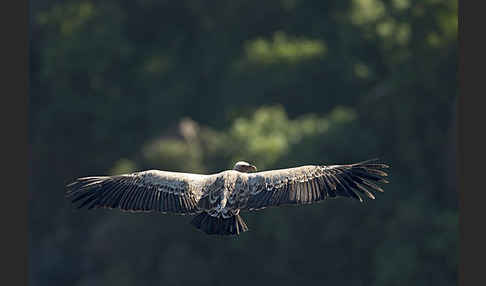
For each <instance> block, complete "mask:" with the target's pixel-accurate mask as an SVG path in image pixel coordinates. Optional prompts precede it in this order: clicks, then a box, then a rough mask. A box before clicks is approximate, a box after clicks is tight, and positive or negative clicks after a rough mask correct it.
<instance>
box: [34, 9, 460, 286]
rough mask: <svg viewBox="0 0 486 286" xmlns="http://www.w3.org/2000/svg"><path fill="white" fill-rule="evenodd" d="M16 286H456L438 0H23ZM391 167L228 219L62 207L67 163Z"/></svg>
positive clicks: (446, 81) (206, 169)
mask: <svg viewBox="0 0 486 286" xmlns="http://www.w3.org/2000/svg"><path fill="white" fill-rule="evenodd" d="M31 16H32V26H31V39H32V41H31V57H30V60H31V65H30V73H31V75H30V79H31V84H30V86H31V96H30V102H29V107H30V146H31V158H32V177H31V197H30V201H29V205H30V219H29V223H30V231H31V237H30V238H31V239H30V267H29V271H30V275H29V277H30V285H79V286H81V285H90V286H91V285H159V284H165V285H187V284H190V283H198V284H200V285H223V284H224V285H225V284H231V285H248V284H249V283H250V285H260V284H278V285H295V284H297V283H299V284H305V285H314V284H316V285H317V284H318V285H322V284H325V283H329V284H332V285H334V284H336V285H456V284H457V264H458V207H457V188H456V181H455V130H454V128H453V126H454V124H455V123H454V122H455V114H454V110H455V101H456V98H457V96H458V86H457V79H456V73H457V64H456V62H457V1H451V0H427V1H424V0H421V1H418V0H346V1H342V0H333V1H299V0H281V1H254V0H251V1H241V0H235V1H219V0H218V1H210V2H207V1H206V2H203V1H190V0H182V1H153V0H140V1H124V0H123V1H112V0H106V1H103V2H99V1H89V0H84V1H79V0H67V1H55V0H47V1H41V2H35V3H32V13H31ZM373 157H379V158H380V159H381V160H382V161H384V162H386V163H388V164H389V165H391V168H390V169H389V171H390V181H391V183H390V184H388V185H386V187H385V193H384V194H379V195H378V196H377V199H376V200H374V201H368V202H365V203H364V204H359V203H357V202H354V201H350V200H332V201H328V202H324V203H322V204H316V205H310V206H305V207H299V208H292V207H283V208H275V209H266V210H264V211H261V212H258V213H245V214H243V216H244V218H245V220H246V222H247V224H248V225H249V227H250V231H249V232H247V233H244V234H243V235H242V236H240V237H239V238H238V239H227V238H215V237H208V236H206V235H204V234H202V233H200V232H197V231H196V230H195V229H194V228H192V226H190V225H189V224H188V222H189V220H190V218H189V217H178V216H170V215H160V214H156V213H152V214H130V213H122V212H119V211H114V210H96V211H74V210H73V208H72V206H71V205H70V204H69V202H68V201H66V200H65V199H64V191H65V189H64V185H65V184H66V183H68V182H69V181H71V180H73V179H74V178H76V177H81V176H90V175H103V174H120V173H126V172H131V171H138V170H145V169H162V170H171V171H184V172H200V173H212V172H219V171H221V170H223V169H227V168H231V167H232V166H233V164H234V162H235V161H238V160H245V161H249V162H251V163H254V164H256V166H257V167H258V168H259V169H260V170H266V169H272V168H285V167H292V166H298V165H304V164H339V163H352V162H356V161H361V160H366V159H370V158H373Z"/></svg>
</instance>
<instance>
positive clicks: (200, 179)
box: [66, 159, 388, 235]
mask: <svg viewBox="0 0 486 286" xmlns="http://www.w3.org/2000/svg"><path fill="white" fill-rule="evenodd" d="M376 160H377V159H373V160H367V161H364V162H360V163H355V164H347V165H328V166H326V165H307V166H300V167H295V168H288V169H279V170H270V171H263V172H257V168H256V167H255V166H253V165H251V164H249V163H247V162H242V161H240V162H237V163H236V164H235V165H234V168H233V169H232V170H226V171H222V172H220V173H216V174H210V175H202V174H192V173H181V172H168V171H160V170H147V171H141V172H134V173H130V174H122V175H114V176H95V177H83V178H78V179H76V180H74V182H72V183H70V184H68V185H67V186H66V187H67V192H66V196H67V198H69V199H70V200H71V201H72V203H73V204H74V205H75V206H77V208H84V207H85V208H87V209H92V208H108V209H120V210H122V211H131V212H160V213H172V214H180V215H194V218H193V219H192V221H191V224H192V225H194V226H195V227H196V228H198V229H199V230H201V231H203V232H205V233H206V234H216V235H239V234H240V233H242V232H245V231H247V230H248V227H247V225H246V223H245V222H244V221H243V219H242V217H241V216H240V211H254V210H261V209H264V208H267V207H275V206H282V205H305V204H311V203H315V202H321V201H323V200H326V199H331V198H339V197H347V198H352V199H356V200H358V201H360V202H363V199H362V197H367V198H369V199H375V194H376V192H383V189H382V188H381V187H380V186H378V185H377V182H380V183H388V181H387V180H386V179H384V177H386V176H387V173H385V172H384V171H383V170H382V169H384V168H388V166H387V165H385V164H381V163H377V162H376Z"/></svg>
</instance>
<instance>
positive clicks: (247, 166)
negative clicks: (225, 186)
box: [233, 161, 257, 173]
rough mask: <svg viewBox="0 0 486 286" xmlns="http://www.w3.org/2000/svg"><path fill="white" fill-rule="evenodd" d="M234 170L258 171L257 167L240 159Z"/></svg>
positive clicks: (244, 171)
mask: <svg viewBox="0 0 486 286" xmlns="http://www.w3.org/2000/svg"><path fill="white" fill-rule="evenodd" d="M233 170H235V171H239V172H243V173H253V172H256V171H257V168H256V167H255V166H253V165H252V164H250V163H247V162H244V161H239V162H236V164H235V166H234V167H233Z"/></svg>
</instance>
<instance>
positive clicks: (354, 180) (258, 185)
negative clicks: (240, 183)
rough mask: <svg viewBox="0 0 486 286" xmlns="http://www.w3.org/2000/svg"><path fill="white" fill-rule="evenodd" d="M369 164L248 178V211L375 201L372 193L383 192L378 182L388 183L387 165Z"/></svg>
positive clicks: (315, 168)
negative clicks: (345, 199)
mask: <svg viewBox="0 0 486 286" xmlns="http://www.w3.org/2000/svg"><path fill="white" fill-rule="evenodd" d="M373 161H375V160H368V161H364V162H361V163H356V164H350V165H333V166H302V167H297V168H290V169H282V170H274V171H266V172H259V173H253V174H248V176H249V178H248V185H249V197H248V201H247V204H246V208H245V209H247V210H256V209H262V208H265V207H269V206H278V205H282V204H309V203H313V202H318V201H322V200H324V199H327V198H333V197H350V198H354V199H357V200H359V201H361V202H362V201H363V199H362V198H361V195H365V196H367V197H368V198H370V199H374V198H375V196H374V194H373V192H376V191H378V192H383V189H381V188H380V187H379V186H377V185H376V184H375V182H382V183H388V181H387V180H385V179H384V178H383V177H386V176H387V173H385V172H383V171H381V170H379V169H383V168H388V166H387V165H385V164H376V163H373Z"/></svg>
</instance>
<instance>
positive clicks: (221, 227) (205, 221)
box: [191, 212, 248, 235]
mask: <svg viewBox="0 0 486 286" xmlns="http://www.w3.org/2000/svg"><path fill="white" fill-rule="evenodd" d="M191 224H192V225H194V226H195V227H196V228H198V229H200V230H202V231H204V232H205V233H207V234H219V235H239V234H240V233H242V232H245V231H247V230H248V226H247V225H246V223H245V222H244V221H243V219H242V218H241V216H240V215H239V214H238V215H235V216H232V217H229V218H223V217H213V216H210V215H209V214H208V213H206V212H202V213H200V214H198V215H197V216H196V217H194V219H193V220H192V221H191Z"/></svg>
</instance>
